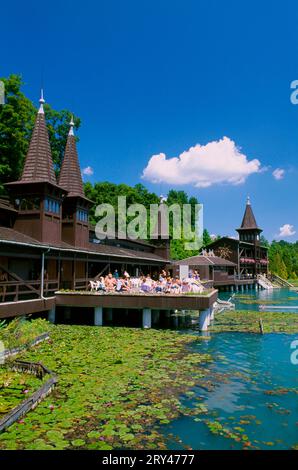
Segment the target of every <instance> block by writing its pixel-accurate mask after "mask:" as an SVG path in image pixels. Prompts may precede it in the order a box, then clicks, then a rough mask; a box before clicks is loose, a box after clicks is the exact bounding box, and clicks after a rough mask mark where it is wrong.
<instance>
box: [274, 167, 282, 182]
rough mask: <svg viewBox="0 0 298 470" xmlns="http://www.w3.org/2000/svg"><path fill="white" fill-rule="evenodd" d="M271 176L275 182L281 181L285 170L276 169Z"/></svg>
mask: <svg viewBox="0 0 298 470" xmlns="http://www.w3.org/2000/svg"><path fill="white" fill-rule="evenodd" d="M272 175H273V177H274V178H275V179H276V180H282V179H283V178H284V176H285V170H283V169H282V168H276V170H274V171H273V173H272Z"/></svg>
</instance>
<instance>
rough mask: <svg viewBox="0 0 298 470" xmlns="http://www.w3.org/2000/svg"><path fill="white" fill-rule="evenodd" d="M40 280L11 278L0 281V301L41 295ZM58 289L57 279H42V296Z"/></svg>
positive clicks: (12, 300)
mask: <svg viewBox="0 0 298 470" xmlns="http://www.w3.org/2000/svg"><path fill="white" fill-rule="evenodd" d="M40 287H41V286H40V280H35V281H27V280H19V281H16V280H13V281H1V282H0V302H17V301H18V300H26V299H35V298H39V297H40V296H41V290H40ZM56 290H58V280H57V279H49V280H45V281H44V292H43V295H44V297H50V296H51V295H53V294H54V292H55V291H56Z"/></svg>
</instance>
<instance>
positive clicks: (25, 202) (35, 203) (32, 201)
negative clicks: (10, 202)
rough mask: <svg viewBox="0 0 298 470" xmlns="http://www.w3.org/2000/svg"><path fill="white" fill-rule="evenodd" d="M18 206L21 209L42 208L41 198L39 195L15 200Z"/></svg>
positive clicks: (32, 209)
mask: <svg viewBox="0 0 298 470" xmlns="http://www.w3.org/2000/svg"><path fill="white" fill-rule="evenodd" d="M15 204H16V208H17V209H18V210H19V211H34V210H39V208H40V199H39V198H38V197H27V198H22V199H17V200H16V201H15Z"/></svg>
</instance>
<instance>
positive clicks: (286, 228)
mask: <svg viewBox="0 0 298 470" xmlns="http://www.w3.org/2000/svg"><path fill="white" fill-rule="evenodd" d="M295 233H296V231H295V230H294V226H293V225H290V224H284V225H283V226H282V227H279V234H278V237H291V236H292V235H295Z"/></svg>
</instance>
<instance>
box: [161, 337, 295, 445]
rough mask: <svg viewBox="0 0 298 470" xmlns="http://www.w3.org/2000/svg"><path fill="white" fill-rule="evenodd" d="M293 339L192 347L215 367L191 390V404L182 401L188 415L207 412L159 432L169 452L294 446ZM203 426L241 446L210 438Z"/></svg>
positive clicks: (218, 340)
mask: <svg viewBox="0 0 298 470" xmlns="http://www.w3.org/2000/svg"><path fill="white" fill-rule="evenodd" d="M295 339H298V335H288V334H267V335H264V336H262V335H256V334H247V333H218V334H214V335H212V338H211V339H209V340H206V341H203V342H200V343H198V344H196V345H194V346H193V350H194V352H197V353H210V354H211V355H212V357H213V358H214V362H213V363H212V364H211V365H210V364H208V365H207V366H206V368H207V370H208V373H207V377H205V378H204V380H203V381H202V383H201V384H200V386H196V387H195V388H193V392H194V395H193V396H192V397H191V398H189V397H187V396H185V397H183V403H184V405H185V406H187V407H190V408H191V409H193V408H194V407H195V406H196V405H197V404H198V403H201V404H204V405H206V407H207V408H208V412H207V414H204V415H202V414H201V415H199V417H195V416H186V417H181V418H179V419H176V420H175V421H173V422H171V424H169V425H166V426H163V428H162V433H163V435H164V436H167V439H168V448H169V449H183V448H187V447H190V448H192V449H198V450H199V449H210V450H213V449H241V448H243V445H244V446H245V445H247V444H245V442H248V443H249V444H248V448H257V449H290V448H292V447H293V446H294V445H297V444H298V395H297V393H298V365H293V364H292V363H291V360H290V356H291V352H292V351H293V350H291V348H290V345H291V342H292V341H293V340H295ZM272 392H273V394H272ZM198 418H199V419H201V420H202V421H198V420H197V421H196V419H198ZM208 421H209V423H214V422H219V423H220V424H221V425H222V426H223V427H224V428H225V429H227V430H228V431H230V432H233V433H236V434H237V435H238V436H240V437H241V439H242V437H243V436H244V440H245V441H242V442H237V440H235V436H234V438H230V437H225V436H221V435H218V434H216V435H214V434H212V432H210V430H209V428H208V425H207V422H208ZM235 428H236V429H235ZM237 428H240V430H239V429H237Z"/></svg>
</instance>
